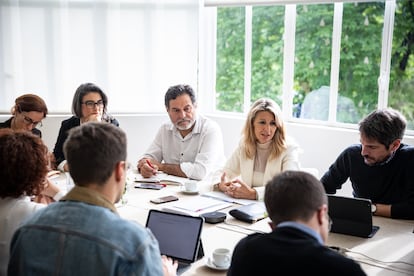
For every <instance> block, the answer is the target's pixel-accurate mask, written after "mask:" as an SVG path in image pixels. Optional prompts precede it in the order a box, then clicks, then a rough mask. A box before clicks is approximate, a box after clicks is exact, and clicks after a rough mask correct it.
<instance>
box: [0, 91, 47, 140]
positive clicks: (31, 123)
mask: <svg viewBox="0 0 414 276" xmlns="http://www.w3.org/2000/svg"><path fill="white" fill-rule="evenodd" d="M11 113H12V115H13V116H12V117H11V118H10V119H8V120H7V121H5V122H3V123H0V128H11V129H13V130H27V131H31V132H32V133H33V134H34V135H36V136H39V137H42V132H41V131H40V130H39V129H37V128H36V127H37V126H38V125H39V126H42V120H43V119H44V118H45V117H46V115H47V106H46V103H45V101H44V100H43V99H42V98H40V97H39V96H37V95H33V94H25V95H22V96H20V97H18V98H17V99H16V100H15V104H14V106H13V107H12V109H11Z"/></svg>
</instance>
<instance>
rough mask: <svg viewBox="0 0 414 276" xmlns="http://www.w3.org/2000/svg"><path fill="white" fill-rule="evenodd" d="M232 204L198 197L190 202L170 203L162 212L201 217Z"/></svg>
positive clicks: (189, 200)
mask: <svg viewBox="0 0 414 276" xmlns="http://www.w3.org/2000/svg"><path fill="white" fill-rule="evenodd" d="M232 205H233V204H232V203H231V202H226V201H222V200H218V199H214V198H210V197H203V196H197V197H193V198H191V199H188V200H179V201H174V202H171V203H168V205H165V206H164V207H163V208H162V210H163V211H167V212H173V213H180V214H186V215H190V216H199V215H201V214H205V213H208V212H214V211H217V210H221V209H224V208H227V207H229V206H232Z"/></svg>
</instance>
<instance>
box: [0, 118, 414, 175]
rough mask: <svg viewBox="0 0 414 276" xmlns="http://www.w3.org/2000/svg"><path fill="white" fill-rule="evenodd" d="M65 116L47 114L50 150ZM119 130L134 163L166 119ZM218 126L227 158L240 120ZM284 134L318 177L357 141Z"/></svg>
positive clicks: (321, 133) (314, 129) (306, 129)
mask: <svg viewBox="0 0 414 276" xmlns="http://www.w3.org/2000/svg"><path fill="white" fill-rule="evenodd" d="M68 117H69V115H65V116H62V115H48V116H47V118H46V119H45V120H44V122H43V127H42V128H41V130H42V133H43V140H44V141H45V143H46V145H47V146H48V147H49V149H50V150H53V147H54V144H55V142H56V138H57V135H58V131H59V127H60V123H61V121H62V120H64V119H66V118H68ZM115 117H116V118H117V119H118V120H119V123H120V127H121V128H122V129H123V130H125V131H126V133H127V135H128V160H129V161H130V162H132V164H136V162H137V160H138V158H139V155H140V154H142V153H143V152H144V151H145V149H146V148H147V147H148V145H149V144H150V143H151V141H152V139H153V137H154V136H155V134H156V131H157V129H158V127H159V125H160V124H161V123H162V122H163V121H165V120H168V117H167V115H166V114H140V115H115ZM209 117H210V118H212V119H213V120H215V121H217V122H218V123H219V125H220V126H221V129H222V131H223V137H224V150H225V155H226V156H229V155H230V154H231V152H232V151H233V149H234V148H235V147H236V145H237V144H238V141H239V139H240V134H241V129H242V127H243V124H244V118H231V117H222V116H220V117H219V116H209ZM8 118H9V116H8V115H0V121H5V120H6V119H8ZM287 131H288V134H289V135H290V136H292V137H293V138H294V139H295V140H296V141H297V143H298V144H299V145H300V146H301V148H302V150H303V153H302V154H301V156H300V157H301V159H300V160H301V165H302V167H313V168H316V169H318V171H319V174H320V176H321V175H322V174H323V173H324V172H325V171H326V170H327V169H328V167H329V165H330V164H331V163H332V162H333V161H334V160H335V159H336V157H337V156H338V154H339V153H340V152H341V151H342V150H343V149H344V148H345V147H346V146H348V145H350V144H353V143H358V142H359V134H358V131H357V130H350V129H343V128H334V127H324V126H315V125H309V124H308V125H306V124H298V123H287ZM404 142H405V143H408V144H412V145H414V137H405V138H404Z"/></svg>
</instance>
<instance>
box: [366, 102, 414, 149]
mask: <svg viewBox="0 0 414 276" xmlns="http://www.w3.org/2000/svg"><path fill="white" fill-rule="evenodd" d="M406 125H407V122H406V119H405V118H404V116H403V115H402V114H401V113H400V112H398V111H397V110H394V109H392V108H384V109H378V110H375V111H373V112H371V113H370V114H369V115H368V116H366V117H365V118H364V119H362V120H361V122H360V123H359V132H360V133H361V135H363V136H365V137H367V138H370V139H374V140H376V141H378V142H379V143H381V144H383V145H384V146H385V147H386V148H389V146H390V145H391V144H392V143H393V142H394V141H395V140H397V139H402V138H403V136H404V131H405V127H406Z"/></svg>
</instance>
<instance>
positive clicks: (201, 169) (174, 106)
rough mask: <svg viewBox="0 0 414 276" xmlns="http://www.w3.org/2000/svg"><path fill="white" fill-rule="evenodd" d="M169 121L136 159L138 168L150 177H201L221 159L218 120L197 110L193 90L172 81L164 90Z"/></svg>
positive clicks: (218, 165)
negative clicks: (166, 89) (138, 158)
mask: <svg viewBox="0 0 414 276" xmlns="http://www.w3.org/2000/svg"><path fill="white" fill-rule="evenodd" d="M165 108H166V110H167V112H168V115H169V117H170V120H171V122H167V123H164V124H163V125H162V126H161V127H160V129H159V130H158V133H157V135H156V137H155V139H154V141H153V142H152V144H151V145H150V147H149V148H148V149H147V151H146V152H145V154H144V155H143V156H142V158H141V159H140V160H139V161H138V166H137V167H138V171H139V172H140V173H141V175H142V176H143V177H151V176H153V175H156V174H157V171H158V170H159V171H162V172H164V173H166V174H170V175H175V176H180V177H186V178H191V179H196V180H201V179H203V178H204V177H205V176H207V175H208V174H209V173H211V172H213V171H214V170H215V169H216V168H218V167H220V166H221V165H222V163H223V162H224V153H223V136H222V133H221V129H220V127H219V126H218V124H217V123H215V122H213V121H212V120H210V119H208V118H205V117H203V116H201V115H199V114H197V102H196V97H195V93H194V90H193V89H192V88H191V86H189V85H175V86H172V87H170V88H169V89H168V91H167V92H166V93H165Z"/></svg>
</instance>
